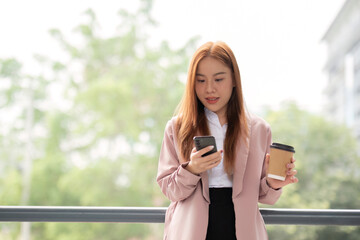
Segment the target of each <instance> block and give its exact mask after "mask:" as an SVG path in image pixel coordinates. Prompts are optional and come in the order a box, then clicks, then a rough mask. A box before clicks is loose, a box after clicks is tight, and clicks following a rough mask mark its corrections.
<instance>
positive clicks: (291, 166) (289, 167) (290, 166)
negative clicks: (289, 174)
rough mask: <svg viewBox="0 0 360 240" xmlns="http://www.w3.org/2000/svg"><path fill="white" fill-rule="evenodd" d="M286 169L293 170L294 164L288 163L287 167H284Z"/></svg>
mask: <svg viewBox="0 0 360 240" xmlns="http://www.w3.org/2000/svg"><path fill="white" fill-rule="evenodd" d="M286 167H287V168H288V169H293V168H295V164H293V163H289V164H288V165H286Z"/></svg>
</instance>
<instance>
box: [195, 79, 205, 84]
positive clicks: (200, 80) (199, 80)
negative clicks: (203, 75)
mask: <svg viewBox="0 0 360 240" xmlns="http://www.w3.org/2000/svg"><path fill="white" fill-rule="evenodd" d="M197 81H198V82H200V83H203V82H205V80H204V79H198V80H197Z"/></svg>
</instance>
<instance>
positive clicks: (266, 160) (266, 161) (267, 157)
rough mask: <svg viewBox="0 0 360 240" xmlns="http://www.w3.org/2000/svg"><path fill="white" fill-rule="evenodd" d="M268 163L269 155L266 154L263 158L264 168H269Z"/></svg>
mask: <svg viewBox="0 0 360 240" xmlns="http://www.w3.org/2000/svg"><path fill="white" fill-rule="evenodd" d="M269 161H270V154H269V153H267V154H266V156H265V167H266V168H267V167H268V166H269Z"/></svg>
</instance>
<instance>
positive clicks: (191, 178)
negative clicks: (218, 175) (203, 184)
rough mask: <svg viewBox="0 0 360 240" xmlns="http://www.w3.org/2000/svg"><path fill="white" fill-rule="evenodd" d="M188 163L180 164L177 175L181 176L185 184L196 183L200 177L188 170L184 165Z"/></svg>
mask: <svg viewBox="0 0 360 240" xmlns="http://www.w3.org/2000/svg"><path fill="white" fill-rule="evenodd" d="M188 164H189V162H186V163H183V164H181V165H180V167H179V169H178V176H179V177H181V178H182V180H183V181H184V182H186V183H187V184H191V185H196V184H197V182H198V181H199V180H200V178H201V177H200V176H199V175H196V174H193V173H192V172H190V171H188V170H187V169H186V166H187V165H188Z"/></svg>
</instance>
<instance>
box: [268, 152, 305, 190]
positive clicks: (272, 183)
mask: <svg viewBox="0 0 360 240" xmlns="http://www.w3.org/2000/svg"><path fill="white" fill-rule="evenodd" d="M269 160H270V154H266V158H265V168H266V172H267V169H268V167H269ZM295 161H296V160H295V158H294V157H292V158H291V163H289V164H288V165H287V172H286V174H287V175H286V178H285V181H281V180H277V179H273V178H268V177H267V178H266V181H267V183H268V185H269V187H271V188H273V189H279V188H282V187H284V186H286V185H288V184H291V183H297V182H298V181H299V179H298V178H297V177H295V175H296V173H297V171H296V170H294V168H295Z"/></svg>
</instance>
